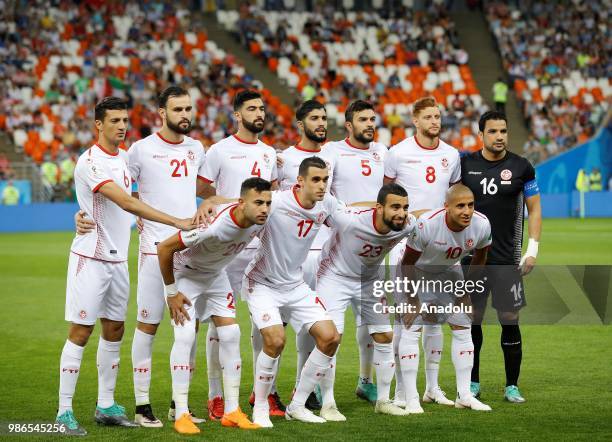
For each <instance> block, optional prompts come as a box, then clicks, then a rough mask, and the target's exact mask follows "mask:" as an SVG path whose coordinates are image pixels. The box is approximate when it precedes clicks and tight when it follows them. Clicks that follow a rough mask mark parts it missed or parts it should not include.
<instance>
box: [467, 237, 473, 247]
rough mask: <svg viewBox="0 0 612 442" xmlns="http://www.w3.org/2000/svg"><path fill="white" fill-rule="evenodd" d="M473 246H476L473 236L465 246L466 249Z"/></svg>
mask: <svg viewBox="0 0 612 442" xmlns="http://www.w3.org/2000/svg"><path fill="white" fill-rule="evenodd" d="M472 247H474V240H473V239H472V238H470V239H468V240H466V241H465V248H466V249H471V248H472Z"/></svg>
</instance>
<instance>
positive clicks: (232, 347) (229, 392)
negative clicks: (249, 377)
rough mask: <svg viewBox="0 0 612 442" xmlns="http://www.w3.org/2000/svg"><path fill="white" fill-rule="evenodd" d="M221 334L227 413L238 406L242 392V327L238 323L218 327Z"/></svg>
mask: <svg viewBox="0 0 612 442" xmlns="http://www.w3.org/2000/svg"><path fill="white" fill-rule="evenodd" d="M217 334H218V335H219V360H220V361H221V369H222V370H223V390H224V391H225V413H226V414H228V413H231V412H233V411H234V410H236V409H237V408H238V396H239V394H240V375H241V373H242V369H241V367H242V360H241V359H240V327H239V326H238V324H232V325H226V326H223V327H219V328H217Z"/></svg>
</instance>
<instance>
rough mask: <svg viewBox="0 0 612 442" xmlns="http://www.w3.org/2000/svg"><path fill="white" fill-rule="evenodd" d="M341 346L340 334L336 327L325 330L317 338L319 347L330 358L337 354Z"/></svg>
mask: <svg viewBox="0 0 612 442" xmlns="http://www.w3.org/2000/svg"><path fill="white" fill-rule="evenodd" d="M339 345H340V333H338V330H336V329H335V327H333V328H330V329H329V330H328V329H325V330H321V331H320V332H319V335H318V337H317V347H319V350H321V351H322V352H323V353H325V354H326V355H328V356H332V355H333V354H334V353H336V350H337V349H338V346H339Z"/></svg>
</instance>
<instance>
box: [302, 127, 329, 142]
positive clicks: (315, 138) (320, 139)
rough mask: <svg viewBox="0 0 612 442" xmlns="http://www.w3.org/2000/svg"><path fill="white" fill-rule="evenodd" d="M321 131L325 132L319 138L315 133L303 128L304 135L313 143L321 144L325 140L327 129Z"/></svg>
mask: <svg viewBox="0 0 612 442" xmlns="http://www.w3.org/2000/svg"><path fill="white" fill-rule="evenodd" d="M323 130H324V131H325V134H324V135H323V136H322V137H320V136H318V135H317V134H316V133H315V131H314V130H310V129H308V128H307V127H305V126H304V135H305V136H306V138H308V139H309V140H310V141H314V142H315V143H322V142H324V141H325V140H326V139H327V129H323Z"/></svg>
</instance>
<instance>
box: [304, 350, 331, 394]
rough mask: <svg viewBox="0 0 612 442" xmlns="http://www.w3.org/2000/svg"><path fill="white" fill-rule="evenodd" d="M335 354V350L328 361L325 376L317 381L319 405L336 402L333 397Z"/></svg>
mask: <svg viewBox="0 0 612 442" xmlns="http://www.w3.org/2000/svg"><path fill="white" fill-rule="evenodd" d="M337 355H338V352H337V351H336V354H335V355H334V357H333V358H332V359H331V361H330V363H329V370H327V373H326V374H325V377H324V378H323V379H321V380H320V381H319V384H320V385H321V402H322V404H321V405H330V404H335V403H336V399H335V398H334V382H335V381H336V356H337ZM309 394H310V393H309Z"/></svg>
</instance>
